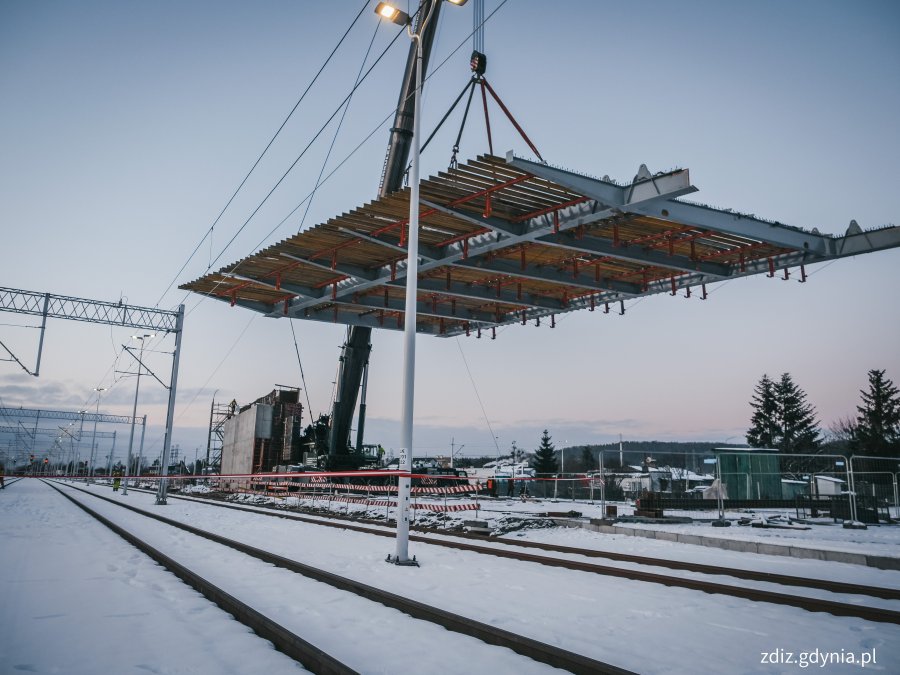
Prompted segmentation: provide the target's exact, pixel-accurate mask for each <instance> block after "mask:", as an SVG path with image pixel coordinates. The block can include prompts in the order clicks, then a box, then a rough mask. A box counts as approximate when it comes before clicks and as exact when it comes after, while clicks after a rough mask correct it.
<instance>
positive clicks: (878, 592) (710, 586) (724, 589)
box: [170, 495, 900, 624]
mask: <svg viewBox="0 0 900 675" xmlns="http://www.w3.org/2000/svg"><path fill="white" fill-rule="evenodd" d="M171 496H174V495H170V497H171ZM176 498H179V499H188V500H195V501H200V502H202V503H206V504H213V505H216V506H220V507H223V508H230V509H236V510H240V511H245V512H249V513H257V514H262V515H266V516H271V517H277V518H287V519H290V520H296V521H299V522H304V523H310V524H313V525H320V526H324V527H333V528H340V529H346V530H350V531H354V532H361V533H366V534H372V535H375V536H381V537H394V536H395V535H394V532H393V531H390V530H387V529H383V528H380V527H377V526H371V527H367V526H364V525H358V524H355V523H348V522H346V521H343V520H341V519H337V518H334V519H331V520H322V519H321V518H310V517H306V516H302V515H299V514H296V513H282V512H275V511H268V510H261V509H251V508H246V507H242V506H239V505H235V504H226V503H223V502H221V501H218V500H210V499H198V498H196V497H191V498H187V497H176ZM419 531H420V532H427V534H428V536H424V535H420V534H410V541H416V542H420V543H426V544H431V545H435V546H445V547H449V548H455V549H460V550H465V551H472V552H475V553H481V554H485V555H493V556H498V557H502V558H511V559H515V560H522V561H528V562H534V563H538V564H542V565H549V566H552V567H564V568H566V569H572V570H579V571H583V572H592V573H596V574H604V575H608V576H613V577H620V578H626V579H631V580H635V581H647V582H651V583H659V584H663V585H666V586H679V587H683V588H690V589H693V590H699V591H703V592H706V593H720V594H724V595H731V596H733V597H738V598H743V599H747V600H754V601H759V602H773V603H775V604H780V605H788V606H793V607H800V608H801V609H806V610H808V611H812V612H827V613H830V614H834V615H836V616H854V617H858V618H862V619H867V620H869V621H878V622H885V623H894V624H897V623H900V612H896V611H892V610H888V609H880V608H874V607H864V606H861V605H855V604H850V603H842V602H836V601H833V600H824V599H817V598H809V597H805V596H796V595H789V594H785V593H777V592H772V591H766V590H762V589H753V588H743V587H738V586H733V585H729V584H722V583H717V582H712V581H703V580H697V579H689V578H683V577H672V576H666V575H664V574H659V573H655V572H647V571H642V570H633V569H627V568H619V567H610V566H608V565H598V564H595V563H587V562H580V561H576V560H568V559H565V558H555V557H551V556H546V555H539V554H529V553H524V552H521V551H516V550H514V549H515V548H531V549H536V550H541V551H545V552H552V553H564V554H572V555H581V556H585V557H590V558H604V559H608V560H612V561H616V562H627V563H634V564H641V565H646V566H651V567H663V568H667V569H672V570H678V571H686V572H694V573H699V574H705V575H712V576H726V577H731V578H735V579H739V580H741V581H758V582H767V583H773V584H778V585H782V586H787V587H789V588H790V587H796V588H811V589H817V590H824V591H828V592H830V593H839V594H851V595H859V596H864V597H871V598H880V599H884V600H900V589H895V588H884V587H879V586H867V585H862V584H852V583H846V582H840V581H829V580H824V579H811V578H807V577H798V576H792V575H785V574H775V573H769V572H760V571H756V570H745V569H736V568H731V567H719V566H715V565H705V564H700V563H689V562H683V561H676V560H665V559H657V558H649V557H646V556H638V555H631V554H624V553H614V552H606V551H597V550H591V549H580V548H574V547H567V546H554V545H550V544H542V543H538V542H522V541H515V542H512V541H504V540H502V539H494V540H491V543H493V544H499V545H503V546H504V548H499V546H486V545H484V543H474V542H484V538H483V537H480V536H475V535H461V534H453V535H447V534H446V533H442V532H439V531H435V530H419ZM439 537H440V538H439ZM458 539H465V540H468V541H456V540H458ZM470 541H471V542H473V543H469V542H470Z"/></svg>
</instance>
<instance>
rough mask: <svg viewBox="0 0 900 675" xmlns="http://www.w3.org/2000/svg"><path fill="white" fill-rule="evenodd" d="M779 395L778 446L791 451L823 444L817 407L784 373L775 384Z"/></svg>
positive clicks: (815, 447) (776, 396) (786, 451)
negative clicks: (820, 437) (817, 419)
mask: <svg viewBox="0 0 900 675" xmlns="http://www.w3.org/2000/svg"><path fill="white" fill-rule="evenodd" d="M775 398H776V400H777V402H778V409H779V410H778V412H779V418H780V422H781V429H780V431H781V434H780V436H781V437H780V439H779V442H778V449H779V450H781V452H784V453H788V454H796V453H808V452H813V451H815V450H816V449H817V448H818V447H819V430H818V424H817V422H816V409H815V408H813V407H812V406H811V405H810V404H809V403H807V401H806V393H805V392H804V391H803V390H802V389H800V387H798V386H797V385H796V384H794V381H793V380H792V379H791V376H790V374H789V373H784V374H783V375H782V376H781V381H779V382H778V384H776V385H775Z"/></svg>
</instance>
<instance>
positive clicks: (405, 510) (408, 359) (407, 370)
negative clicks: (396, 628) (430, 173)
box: [392, 21, 424, 565]
mask: <svg viewBox="0 0 900 675" xmlns="http://www.w3.org/2000/svg"><path fill="white" fill-rule="evenodd" d="M423 28H424V21H423V22H422V23H421V24H420V33H421V31H422V29H423ZM410 36H411V37H412V39H413V40H415V42H416V90H415V96H414V98H413V102H414V105H413V110H414V112H413V137H412V149H411V153H412V164H411V166H410V169H409V237H408V239H409V242H408V248H407V256H406V306H405V312H404V326H403V409H402V414H401V420H402V421H401V427H402V428H401V435H400V465H399V469H400V471H402V472H404V473H406V474H407V475H406V476H401V477H400V478H399V480H398V486H397V545H396V548H395V551H394V559H393V561H392V562H394V563H396V564H398V565H405V564H415V561H414V560H412V561H411V560H410V559H409V499H410V493H411V491H412V490H411V487H410V478H409V475H408V474H409V473H411V472H412V454H413V399H414V394H415V376H416V299H417V295H418V276H419V126H420V123H419V119H420V116H419V111H420V107H421V104H422V101H421V94H422V41H421V39H420V35H418V34H414V33H411V34H410Z"/></svg>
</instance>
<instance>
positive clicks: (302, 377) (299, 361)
mask: <svg viewBox="0 0 900 675" xmlns="http://www.w3.org/2000/svg"><path fill="white" fill-rule="evenodd" d="M288 323H289V324H290V325H291V335H293V336H294V351H296V352H297V364H298V365H299V366H300V382H302V383H303V391H304V392H305V394H306V409H307V410H308V411H309V419H310V421H312V420H313V409H312V403H310V401H309V387H307V386H306V375H304V373H303V359H301V358H300V347H299V345H298V344H297V333H296V332H294V320H293V319H289V320H288ZM316 417H318V415H317V416H316Z"/></svg>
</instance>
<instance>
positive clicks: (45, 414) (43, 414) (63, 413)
mask: <svg viewBox="0 0 900 675" xmlns="http://www.w3.org/2000/svg"><path fill="white" fill-rule="evenodd" d="M0 417H6V418H7V419H9V418H15V417H27V418H35V419H48V420H74V421H79V420H81V419H84V421H85V422H107V423H110V424H131V418H130V417H126V416H123V415H105V414H102V413H99V414H98V413H90V412H86V413H80V412H71V411H67V410H39V409H36V408H33V409H32V408H0ZM135 424H141V421H140V420H138V419H136V420H135Z"/></svg>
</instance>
